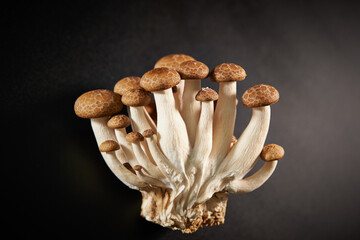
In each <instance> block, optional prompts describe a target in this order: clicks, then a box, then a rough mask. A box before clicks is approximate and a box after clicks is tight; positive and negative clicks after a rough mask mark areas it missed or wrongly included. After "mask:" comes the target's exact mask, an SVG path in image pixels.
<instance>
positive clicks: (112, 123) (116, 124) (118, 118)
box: [107, 114, 131, 128]
mask: <svg viewBox="0 0 360 240" xmlns="http://www.w3.org/2000/svg"><path fill="white" fill-rule="evenodd" d="M130 124H131V120H130V118H129V117H128V116H126V115H124V114H118V115H114V116H112V117H111V118H110V119H109V121H108V122H107V126H108V127H109V128H127V127H128V126H130Z"/></svg>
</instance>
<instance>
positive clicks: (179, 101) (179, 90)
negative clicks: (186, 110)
mask: <svg viewBox="0 0 360 240" xmlns="http://www.w3.org/2000/svg"><path fill="white" fill-rule="evenodd" d="M184 85H185V80H183V79H182V80H181V81H180V83H179V84H178V85H176V92H174V93H173V94H174V100H175V107H176V109H177V110H178V111H180V112H181V109H182V108H183V93H184Z"/></svg>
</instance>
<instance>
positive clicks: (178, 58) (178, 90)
mask: <svg viewBox="0 0 360 240" xmlns="http://www.w3.org/2000/svg"><path fill="white" fill-rule="evenodd" d="M190 60H195V59H194V58H193V57H191V56H189V55H186V54H170V55H167V56H165V57H162V58H160V59H159V60H158V61H157V62H156V63H155V66H154V68H161V67H166V68H170V69H173V70H175V71H178V70H179V67H180V64H181V63H183V62H186V61H190ZM184 83H185V81H184V80H181V81H180V82H179V83H178V84H177V85H176V86H174V87H173V89H175V91H174V99H175V106H176V108H177V109H178V110H179V111H181V109H182V106H183V103H182V99H183V93H184V85H185V84H184Z"/></svg>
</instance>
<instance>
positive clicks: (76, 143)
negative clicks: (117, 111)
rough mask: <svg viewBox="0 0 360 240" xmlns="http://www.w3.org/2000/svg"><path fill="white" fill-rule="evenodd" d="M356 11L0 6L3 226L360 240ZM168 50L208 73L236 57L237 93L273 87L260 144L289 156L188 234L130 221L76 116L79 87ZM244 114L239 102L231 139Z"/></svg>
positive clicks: (132, 199)
mask: <svg viewBox="0 0 360 240" xmlns="http://www.w3.org/2000/svg"><path fill="white" fill-rule="evenodd" d="M359 10H360V8H359V4H358V3H356V2H355V1H354V2H344V1H334V2H332V1H198V2H195V1H127V2H121V1H112V2H109V1H99V2H94V1H83V2H75V1H71V2H70V1H61V2H53V1H48V2H45V1H44V2H38V3H36V4H35V3H34V2H31V3H27V4H24V3H20V2H15V1H14V2H13V4H12V5H11V6H9V5H4V6H3V7H2V9H1V12H2V14H1V22H2V25H3V27H2V34H3V36H2V40H1V42H2V43H1V46H2V54H1V55H2V62H3V64H2V66H3V70H2V73H3V74H2V87H1V104H2V106H3V107H2V122H3V124H2V130H3V134H2V137H3V138H4V141H5V145H3V146H5V148H4V151H3V159H2V162H3V164H4V165H3V167H2V169H3V170H4V171H5V172H4V174H3V181H4V182H3V184H4V185H5V186H6V192H5V193H4V194H2V195H3V198H4V199H6V200H8V204H6V205H3V207H4V210H5V211H6V212H8V213H9V214H6V216H5V220H6V222H7V225H6V229H7V230H8V231H10V232H11V233H12V235H13V236H16V235H19V236H38V237H40V236H47V237H56V236H63V237H71V236H76V237H94V238H107V239H135V238H142V239H143V238H146V239H203V238H206V239H359V237H360V194H359V189H360V179H359V169H360V163H359V162H360V159H359V157H358V152H359V146H360V140H359V133H360V131H359V130H360V129H359V120H358V119H359V117H360V113H359V109H358V108H359V107H358V105H359V103H360V97H359V89H360V83H359V82H360V79H359V76H360V70H359V56H360V51H359V50H360V48H359V42H360V34H359V33H360V31H359V29H360V28H359V24H360V17H359V12H360V11H359ZM171 53H185V54H189V55H191V56H193V57H194V58H196V59H197V60H199V61H202V62H204V63H206V64H207V65H208V66H209V68H213V67H215V66H216V65H218V64H220V63H222V62H234V63H237V64H239V65H241V66H243V67H244V68H245V70H246V71H247V74H248V77H247V79H246V80H245V81H243V82H241V83H239V84H238V92H239V95H238V97H239V98H240V96H241V94H242V93H243V92H244V91H245V90H246V89H247V88H249V87H251V86H253V85H255V84H259V83H266V84H270V85H273V86H275V87H276V88H277V89H278V90H279V92H280V96H281V97H280V101H279V102H278V103H277V104H275V105H273V107H272V122H271V126H270V131H269V135H268V139H267V142H266V143H278V144H280V145H282V146H284V148H285V150H286V156H285V157H284V159H283V160H281V162H280V163H279V165H278V167H277V170H276V171H275V173H274V174H273V176H272V177H271V178H270V180H269V181H268V182H267V183H266V184H265V185H264V186H263V187H261V188H260V189H258V190H256V191H254V192H252V193H249V194H246V195H230V198H229V202H228V208H227V214H226V221H225V224H224V225H222V226H218V227H211V228H204V229H201V230H199V231H198V232H196V233H194V234H192V235H183V234H181V233H180V232H178V231H172V230H169V229H165V228H162V227H160V226H158V225H155V224H153V223H150V222H147V221H146V220H144V219H143V218H141V217H140V216H139V213H140V204H141V196H140V193H139V192H137V191H133V190H130V189H128V188H127V187H126V186H125V185H123V184H122V183H121V182H120V181H118V180H117V178H116V177H115V176H114V175H113V174H112V173H111V172H110V170H109V169H108V168H107V166H106V165H105V163H104V161H103V160H102V158H101V155H100V153H99V152H98V150H97V146H96V143H95V140H94V137H93V134H92V132H91V128H90V123H89V121H88V120H84V119H80V118H77V117H76V116H75V114H74V112H73V104H74V101H75V100H76V98H77V97H78V96H79V95H80V94H82V93H84V92H86V91H89V90H93V89H98V88H107V89H112V88H113V85H114V84H115V83H116V82H117V81H118V80H119V79H120V78H123V77H126V76H130V75H137V76H141V75H142V74H143V73H145V72H146V71H148V70H150V69H151V68H152V67H153V65H154V63H155V62H156V61H157V60H158V59H159V58H161V57H162V56H165V55H168V54H171ZM203 85H204V86H210V87H212V88H213V89H215V90H217V89H218V87H217V84H215V83H212V82H210V81H209V80H205V81H204V82H203ZM250 114H251V111H250V110H249V109H246V108H245V107H243V106H242V105H241V104H239V105H238V116H237V122H236V130H235V136H237V137H239V136H240V134H241V132H242V130H243V129H244V127H245V126H246V124H247V122H248V120H249V118H250ZM9 143H10V144H9ZM257 167H259V166H257ZM7 210H10V211H7Z"/></svg>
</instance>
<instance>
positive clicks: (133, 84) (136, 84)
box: [114, 76, 141, 95]
mask: <svg viewBox="0 0 360 240" xmlns="http://www.w3.org/2000/svg"><path fill="white" fill-rule="evenodd" d="M140 88H141V87H140V78H139V77H134V76H131V77H125V78H123V79H120V80H119V81H118V82H117V83H116V84H115V86H114V92H116V93H118V94H120V95H124V94H125V93H126V92H127V91H129V90H131V89H140Z"/></svg>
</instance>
